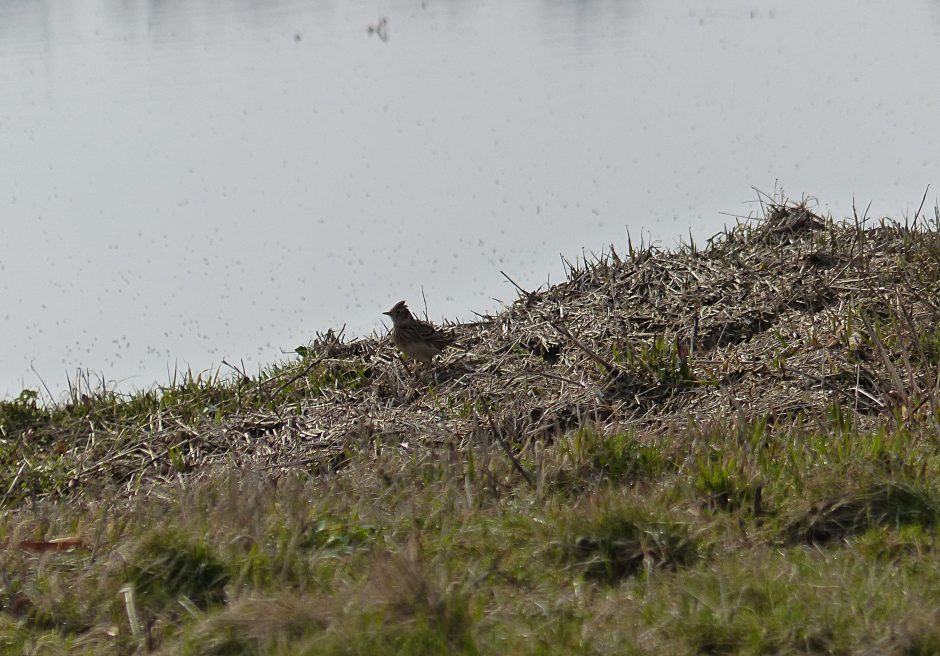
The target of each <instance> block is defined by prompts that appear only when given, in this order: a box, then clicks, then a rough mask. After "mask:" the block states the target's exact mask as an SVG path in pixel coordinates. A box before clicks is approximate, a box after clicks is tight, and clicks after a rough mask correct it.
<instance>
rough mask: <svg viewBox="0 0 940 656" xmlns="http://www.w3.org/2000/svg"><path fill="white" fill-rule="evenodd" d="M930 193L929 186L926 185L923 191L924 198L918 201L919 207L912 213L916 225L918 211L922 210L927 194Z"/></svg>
mask: <svg viewBox="0 0 940 656" xmlns="http://www.w3.org/2000/svg"><path fill="white" fill-rule="evenodd" d="M928 191H930V185H927V188H926V189H924V197H923V198H921V199H920V207H918V208H917V211H916V212H915V213H914V223H915V224H916V223H917V217H919V216H920V211H921V210H922V209H924V203H925V202H927V192H928Z"/></svg>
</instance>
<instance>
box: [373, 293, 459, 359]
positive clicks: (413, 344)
mask: <svg viewBox="0 0 940 656" xmlns="http://www.w3.org/2000/svg"><path fill="white" fill-rule="evenodd" d="M382 314H385V315H387V316H389V317H391V318H392V341H393V342H394V343H395V346H397V347H398V350H399V351H401V352H402V353H404V354H405V355H407V356H408V357H409V358H413V359H415V360H418V361H419V362H425V363H428V364H430V362H431V360H433V359H434V356H435V355H439V354H440V353H441V351H443V350H444V349H445V348H447V347H448V346H453V344H454V340H453V338H451V337H450V336H449V335H447V334H446V333H444V332H442V331H440V330H438V329H437V328H435V327H434V326H432V325H431V324H429V323H425V322H424V321H419V320H418V319H415V318H414V317H413V316H412V314H411V311H410V310H409V309H408V306H407V305H406V304H405V302H404V301H399V302H398V303H396V304H395V307H393V308H392V309H391V310H389V311H388V312H383V313H382Z"/></svg>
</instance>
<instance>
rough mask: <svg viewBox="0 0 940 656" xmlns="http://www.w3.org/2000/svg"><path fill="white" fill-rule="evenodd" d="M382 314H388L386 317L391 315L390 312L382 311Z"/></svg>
mask: <svg viewBox="0 0 940 656" xmlns="http://www.w3.org/2000/svg"><path fill="white" fill-rule="evenodd" d="M382 314H384V315H386V316H388V317H390V316H392V313H391V312H383V313H382Z"/></svg>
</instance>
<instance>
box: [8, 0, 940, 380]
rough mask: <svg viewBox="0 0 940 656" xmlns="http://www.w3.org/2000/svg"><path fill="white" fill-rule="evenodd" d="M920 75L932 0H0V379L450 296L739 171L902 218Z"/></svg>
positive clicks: (364, 326) (447, 301) (932, 60)
mask: <svg viewBox="0 0 940 656" xmlns="http://www.w3.org/2000/svg"><path fill="white" fill-rule="evenodd" d="M383 17H384V18H385V19H386V21H387V23H386V25H387V32H386V33H385V36H387V40H383V39H381V38H379V37H378V36H377V35H376V34H370V33H368V30H367V28H368V26H370V25H372V26H375V25H377V24H378V22H379V20H380V18H383ZM938 79H940V1H938V0H911V1H909V2H903V3H888V2H864V1H859V0H839V1H831V2H817V1H815V0H785V1H784V0H781V1H779V2H777V1H770V2H731V1H721V0H669V1H668V2H667V1H665V0H635V1H630V0H619V1H618V0H513V1H512V2H506V1H501V0H425V1H424V2H422V1H421V0H408V1H403V0H388V1H384V2H378V1H376V2H370V1H365V0H335V1H328V0H307V1H305V2H301V1H297V0H230V1H222V0H159V1H158V0H125V1H123V2H122V1H118V0H70V1H65V0H12V1H9V0H8V1H4V2H2V3H0V156H2V162H3V164H2V175H0V337H2V339H0V396H3V395H5V394H6V395H9V394H15V393H16V392H18V391H19V390H20V389H21V388H22V387H23V386H28V387H38V386H39V385H40V380H39V377H38V376H37V374H36V373H35V372H38V374H39V375H41V376H42V378H43V379H44V380H45V382H46V383H47V384H48V385H49V387H50V388H51V389H52V391H53V394H61V393H62V390H63V389H64V387H65V384H66V376H67V375H70V376H74V375H75V371H76V369H78V368H82V369H86V370H90V371H92V372H95V373H99V374H101V375H103V376H104V378H105V379H106V380H108V381H112V384H114V385H117V386H118V387H120V388H121V389H134V388H143V387H148V386H150V385H152V384H154V383H165V382H166V381H167V380H168V371H172V370H173V369H174V368H180V369H185V368H187V367H192V368H193V369H194V370H197V371H198V370H204V369H207V368H212V367H217V366H218V365H219V363H220V362H221V361H222V359H226V360H228V361H229V362H242V361H244V363H245V365H246V367H247V368H248V370H249V372H252V371H256V370H257V368H258V367H259V366H263V365H265V364H267V363H270V362H272V361H274V360H276V359H278V358H280V357H283V356H282V351H290V350H292V349H293V348H294V347H295V346H297V345H300V344H304V343H306V342H308V341H309V340H310V339H311V338H312V337H313V335H314V333H315V332H316V331H325V330H326V329H327V328H339V327H341V326H343V325H345V326H346V333H347V335H361V334H367V333H369V332H371V331H373V330H379V331H382V330H384V329H383V327H382V323H381V320H382V319H383V318H384V317H382V315H381V314H380V313H381V312H382V311H384V310H386V309H388V308H389V307H390V306H391V305H392V304H393V303H394V302H396V301H398V300H400V299H407V300H408V301H409V302H410V303H411V305H412V306H413V307H417V308H420V309H421V310H422V311H423V300H422V294H423V295H424V297H426V298H427V306H428V312H429V314H430V317H431V318H432V319H433V320H440V319H441V318H444V317H446V318H450V319H472V318H473V312H474V311H476V312H485V311H493V310H496V309H498V308H499V306H500V303H499V300H497V299H502V300H504V301H509V300H512V298H513V297H514V295H515V293H514V290H513V289H512V287H511V286H510V285H509V284H508V283H507V282H506V281H505V280H504V278H503V277H502V275H501V274H500V270H504V271H506V272H507V273H508V274H509V275H511V276H512V277H513V278H514V279H515V280H516V281H517V282H519V283H520V284H522V285H524V286H526V287H530V288H534V287H537V286H539V285H540V284H543V283H545V282H546V281H547V280H551V281H557V280H559V279H561V278H562V275H563V268H562V264H561V261H560V257H559V255H563V256H565V257H567V258H569V259H576V258H579V257H581V256H582V254H583V253H585V252H587V253H590V252H591V251H600V250H602V249H603V248H604V247H605V245H607V244H610V243H613V244H615V245H617V246H620V247H623V246H624V244H625V242H626V236H627V231H628V230H629V231H630V232H631V233H632V235H633V236H634V238H638V237H639V236H640V235H641V234H642V235H643V237H644V238H645V239H646V240H647V241H649V240H654V241H659V242H660V243H661V244H662V245H663V246H667V247H668V246H672V245H674V244H676V243H677V241H678V240H679V239H681V238H686V239H688V236H689V234H691V235H692V236H693V237H694V238H696V239H699V240H701V239H703V238H706V237H708V236H710V235H712V234H714V233H715V232H717V231H719V230H720V229H721V228H722V226H723V225H724V224H725V223H726V222H729V221H733V219H731V218H730V217H729V216H727V215H725V214H722V212H729V213H732V214H747V213H749V212H752V211H754V210H755V205H754V204H753V202H752V201H753V200H754V199H755V198H756V194H755V192H753V191H752V187H757V188H759V189H762V190H764V191H767V192H773V190H774V188H775V187H776V188H777V189H779V188H781V187H782V188H783V189H784V190H785V192H786V193H788V195H790V196H792V197H796V198H799V197H800V196H802V195H804V194H807V195H811V196H815V197H816V198H818V199H819V209H820V211H822V212H830V211H831V212H832V213H833V214H835V215H837V216H845V215H848V214H851V212H852V203H853V198H854V200H855V203H856V204H857V205H858V206H859V207H860V208H864V207H865V206H867V205H868V203H869V202H871V203H872V205H871V210H870V214H872V215H874V216H879V215H884V214H888V215H893V216H901V215H902V214H904V213H906V214H907V215H909V216H910V215H913V213H914V210H916V207H917V206H918V205H919V203H920V199H921V197H922V195H923V193H924V190H925V188H926V186H927V185H928V184H933V187H931V190H930V192H929V194H928V200H927V207H928V208H930V207H932V206H933V205H934V204H935V203H936V198H937V191H938V190H940V173H938V172H940V84H937V80H938ZM239 366H240V365H239Z"/></svg>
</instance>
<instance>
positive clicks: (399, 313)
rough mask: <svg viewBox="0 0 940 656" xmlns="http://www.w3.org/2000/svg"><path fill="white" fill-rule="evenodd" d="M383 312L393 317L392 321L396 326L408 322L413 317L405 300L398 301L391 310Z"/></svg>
mask: <svg viewBox="0 0 940 656" xmlns="http://www.w3.org/2000/svg"><path fill="white" fill-rule="evenodd" d="M382 314H384V315H386V316H389V317H391V318H392V323H393V324H395V325H396V326H399V325H401V324H403V323H408V322H409V321H412V319H413V317H412V316H411V311H410V310H409V309H408V306H407V305H406V304H405V302H404V301H398V302H397V303H396V304H395V306H394V307H393V308H392V309H391V310H389V311H388V312H383V313H382Z"/></svg>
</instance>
